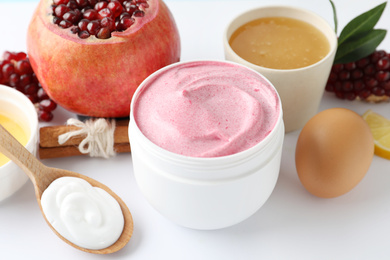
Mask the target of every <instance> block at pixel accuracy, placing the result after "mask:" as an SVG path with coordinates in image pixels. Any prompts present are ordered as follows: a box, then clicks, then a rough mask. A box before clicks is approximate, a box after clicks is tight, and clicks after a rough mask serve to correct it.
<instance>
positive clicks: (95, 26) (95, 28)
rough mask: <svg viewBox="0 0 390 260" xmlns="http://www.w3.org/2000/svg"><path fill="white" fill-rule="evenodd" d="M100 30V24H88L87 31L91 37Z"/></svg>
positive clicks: (96, 22) (93, 22)
mask: <svg viewBox="0 0 390 260" xmlns="http://www.w3.org/2000/svg"><path fill="white" fill-rule="evenodd" d="M99 29H100V24H99V22H98V21H92V22H89V23H88V25H87V30H88V32H89V33H90V34H91V35H96V34H97V33H98V31H99Z"/></svg>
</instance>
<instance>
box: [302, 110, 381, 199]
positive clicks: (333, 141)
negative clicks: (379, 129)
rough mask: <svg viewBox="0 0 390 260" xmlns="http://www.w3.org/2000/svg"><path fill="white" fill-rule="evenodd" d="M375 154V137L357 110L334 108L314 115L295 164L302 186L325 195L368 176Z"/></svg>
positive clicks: (344, 189) (337, 193) (335, 193)
mask: <svg viewBox="0 0 390 260" xmlns="http://www.w3.org/2000/svg"><path fill="white" fill-rule="evenodd" d="M373 156H374V140H373V137H372V134H371V132H370V129H369V128H368V125H367V124H366V122H365V121H364V120H363V118H362V117H361V116H360V115H358V114H357V113H355V112H353V111H351V110H348V109H344V108H331V109H327V110H325V111H322V112H320V113H318V114H317V115H315V116H314V117H313V118H312V119H310V120H309V122H307V124H306V125H305V126H304V128H303V129H302V131H301V133H300V135H299V138H298V142H297V147H296V150H295V164H296V169H297V172H298V176H299V179H300V181H301V182H302V184H303V186H304V187H305V188H306V189H307V190H308V191H309V192H310V193H312V194H314V195H316V196H318V197H322V198H333V197H337V196H340V195H343V194H345V193H347V192H349V191H350V190H352V189H353V188H354V187H355V186H356V185H357V184H358V183H359V182H360V181H361V180H362V179H363V177H364V176H365V174H366V172H367V171H368V169H369V167H370V165H371V161H372V158H373Z"/></svg>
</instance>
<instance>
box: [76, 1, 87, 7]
mask: <svg viewBox="0 0 390 260" xmlns="http://www.w3.org/2000/svg"><path fill="white" fill-rule="evenodd" d="M76 3H77V5H78V6H79V7H86V6H87V5H88V1H87V0H76Z"/></svg>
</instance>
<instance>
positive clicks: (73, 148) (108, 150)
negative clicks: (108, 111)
mask: <svg viewBox="0 0 390 260" xmlns="http://www.w3.org/2000/svg"><path fill="white" fill-rule="evenodd" d="M128 123H129V120H114V119H111V120H109V119H103V118H99V119H89V120H87V121H85V122H82V121H80V120H78V119H75V118H70V119H69V120H68V121H67V124H66V125H64V126H48V127H42V128H41V129H40V142H39V156H40V158H41V159H47V158H57V157H68V156H74V155H86V154H87V155H89V156H90V157H103V158H111V157H114V156H115V155H116V154H117V153H122V152H130V144H129V138H128V131H127V130H128Z"/></svg>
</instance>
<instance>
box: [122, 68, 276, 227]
mask: <svg viewBox="0 0 390 260" xmlns="http://www.w3.org/2000/svg"><path fill="white" fill-rule="evenodd" d="M222 63H223V62H222ZM226 63H228V62H226ZM180 64H182V62H181V63H175V64H172V65H169V66H167V67H165V68H162V69H160V70H159V71H157V72H155V73H153V74H152V75H150V76H149V77H148V78H147V79H145V81H144V82H143V83H142V84H141V85H140V86H139V87H138V89H137V90H136V92H135V94H134V96H133V99H132V103H131V109H130V124H129V139H130V144H131V155H132V162H133V167H134V176H135V179H136V181H137V184H138V186H139V188H140V190H141V192H142V193H143V194H144V196H145V197H146V199H147V200H148V201H149V203H150V204H151V205H152V206H153V207H154V208H155V209H156V210H157V211H158V212H160V213H161V214H162V215H163V216H165V217H166V218H168V219H170V220H171V221H173V222H175V223H177V224H179V225H181V226H185V227H189V228H193V229H201V230H210V229H220V228H224V227H228V226H231V225H234V224H237V223H239V222H241V221H243V220H245V219H246V218H248V217H249V216H251V215H252V214H254V213H255V212H256V211H257V210H258V209H259V208H260V207H261V206H262V205H263V204H264V203H265V202H266V201H267V199H268V198H269V196H270V195H271V193H272V191H273V189H274V187H275V184H276V181H277V179H278V176H279V169H280V162H281V153H282V145H283V140H284V124H283V119H282V118H283V115H282V110H281V109H280V112H279V113H278V118H277V121H276V124H275V126H274V128H273V129H272V130H271V132H270V133H269V134H268V135H267V136H266V137H265V139H263V140H262V141H260V142H259V143H257V144H256V145H255V146H253V147H251V148H249V149H247V150H244V151H242V152H239V153H235V154H232V155H228V156H221V157H211V158H200V157H190V156H183V155H180V154H176V153H173V152H170V151H167V150H165V149H163V148H161V147H160V146H157V145H156V144H154V143H153V142H152V141H150V140H149V139H148V138H147V137H146V136H145V135H144V134H143V133H142V132H141V130H140V129H139V127H138V125H137V122H136V120H135V118H134V114H133V111H134V104H135V103H136V102H137V99H138V98H140V97H142V95H140V93H142V91H143V89H144V88H145V86H147V85H148V84H149V82H154V79H155V78H156V77H158V76H159V74H160V73H164V71H165V70H168V69H170V68H172V67H173V66H180ZM244 68H245V69H247V70H250V69H249V68H246V67H244ZM250 71H252V70H250ZM255 73H256V72H255ZM256 74H258V73H256ZM258 76H259V77H261V78H262V79H263V78H264V77H263V76H262V75H260V74H258ZM266 82H268V83H269V85H270V86H272V84H271V83H270V82H269V81H268V80H266ZM151 84H152V83H151ZM275 92H276V90H275ZM277 102H278V103H279V106H281V103H280V99H279V97H278V101H277Z"/></svg>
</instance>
